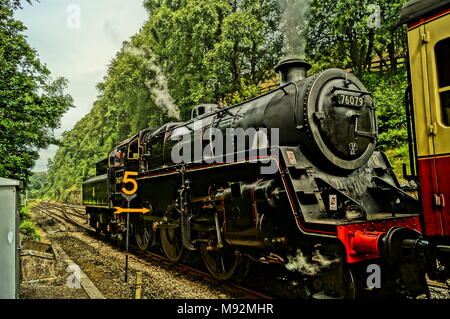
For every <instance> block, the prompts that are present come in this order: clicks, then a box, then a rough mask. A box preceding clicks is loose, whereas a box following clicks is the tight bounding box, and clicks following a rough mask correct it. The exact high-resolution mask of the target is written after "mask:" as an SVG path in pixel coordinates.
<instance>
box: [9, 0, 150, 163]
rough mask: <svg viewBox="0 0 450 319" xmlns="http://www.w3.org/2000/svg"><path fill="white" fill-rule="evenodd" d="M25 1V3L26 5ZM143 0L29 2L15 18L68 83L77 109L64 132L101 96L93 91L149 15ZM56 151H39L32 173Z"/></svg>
mask: <svg viewBox="0 0 450 319" xmlns="http://www.w3.org/2000/svg"><path fill="white" fill-rule="evenodd" d="M23 2H25V1H23ZM142 2H143V0H126V1H125V0H40V3H34V4H33V5H29V4H27V3H25V4H24V5H23V10H20V9H19V10H17V11H16V13H15V17H16V18H17V19H18V20H20V21H22V22H23V23H24V24H25V26H26V27H27V28H28V30H27V31H26V32H25V34H26V35H27V37H28V43H29V44H30V45H31V46H32V47H33V48H35V49H36V50H37V52H38V54H39V58H40V61H41V62H42V63H45V64H46V65H47V67H48V68H49V70H50V71H51V72H52V76H53V77H59V76H63V77H65V78H66V79H68V80H69V82H70V83H69V86H68V89H67V91H66V92H67V93H69V94H70V95H71V96H72V97H73V99H74V104H75V107H74V108H72V109H71V110H69V111H68V112H67V113H66V114H65V115H64V117H63V119H62V125H61V129H59V130H57V131H56V135H57V136H58V137H60V136H61V133H62V132H64V131H67V130H70V129H72V128H73V127H74V125H75V123H76V122H77V121H78V120H80V119H81V118H82V117H83V116H84V115H86V114H87V113H88V112H89V111H90V109H91V107H92V103H93V102H94V101H95V99H96V97H97V91H96V89H95V86H96V84H97V83H98V82H100V81H101V80H102V79H103V76H105V74H106V70H107V66H108V64H109V62H110V61H111V59H112V58H113V57H114V56H115V54H116V52H117V51H119V50H120V48H121V46H122V42H123V41H125V40H128V39H129V38H130V36H132V35H133V34H135V33H137V32H138V31H139V29H140V27H141V26H142V25H143V23H144V21H145V19H146V17H147V13H146V11H145V9H144V8H143V6H142ZM56 149H57V147H56V146H51V147H49V148H48V149H47V150H43V151H41V152H40V156H41V157H40V159H39V161H38V162H37V163H36V166H35V167H34V169H33V171H35V172H39V171H45V170H47V160H48V159H49V158H51V157H53V156H54V154H55V152H56Z"/></svg>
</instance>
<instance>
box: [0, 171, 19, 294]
mask: <svg viewBox="0 0 450 319" xmlns="http://www.w3.org/2000/svg"><path fill="white" fill-rule="evenodd" d="M19 188H20V182H19V181H16V180H12V179H7V178H1V177H0V299H16V298H17V297H18V287H19V286H18V283H19V254H18V253H19V251H18V245H19V244H18V241H19V232H18V219H19V194H20V191H19Z"/></svg>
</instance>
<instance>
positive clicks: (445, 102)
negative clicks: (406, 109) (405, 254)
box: [419, 15, 450, 236]
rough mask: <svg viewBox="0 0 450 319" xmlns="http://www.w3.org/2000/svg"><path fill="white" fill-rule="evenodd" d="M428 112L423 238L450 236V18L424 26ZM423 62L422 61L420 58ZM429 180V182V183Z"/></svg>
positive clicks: (421, 161) (423, 166) (421, 163)
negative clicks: (426, 180) (428, 236)
mask: <svg viewBox="0 0 450 319" xmlns="http://www.w3.org/2000/svg"><path fill="white" fill-rule="evenodd" d="M423 28H424V35H423V38H422V42H423V45H424V47H425V48H426V67H424V71H426V72H427V75H426V76H425V77H424V78H427V79H428V80H427V81H428V95H429V103H428V104H427V105H426V108H429V111H430V113H429V114H430V122H429V123H428V134H429V137H430V139H431V142H432V146H431V147H430V151H431V152H430V154H429V156H427V157H425V158H422V159H420V158H419V169H420V173H421V175H422V174H425V176H427V177H426V178H428V183H427V182H425V183H423V182H422V185H421V186H422V195H423V196H422V200H423V204H424V211H425V225H426V229H425V231H426V234H427V235H430V236H448V235H450V15H447V16H444V17H441V18H439V19H436V20H434V21H431V22H429V23H427V24H425V25H424V26H423ZM422 59H423V57H422ZM430 177H431V179H432V180H430Z"/></svg>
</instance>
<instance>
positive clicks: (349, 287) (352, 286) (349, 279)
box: [343, 268, 356, 299]
mask: <svg viewBox="0 0 450 319" xmlns="http://www.w3.org/2000/svg"><path fill="white" fill-rule="evenodd" d="M344 283H345V287H344V288H345V293H344V296H343V297H344V299H356V282H355V276H354V274H353V272H352V270H350V269H349V268H347V269H345V270H344Z"/></svg>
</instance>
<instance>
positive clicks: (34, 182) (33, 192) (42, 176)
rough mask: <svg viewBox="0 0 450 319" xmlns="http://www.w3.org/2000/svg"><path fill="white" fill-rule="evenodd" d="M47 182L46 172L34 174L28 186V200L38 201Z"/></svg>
mask: <svg viewBox="0 0 450 319" xmlns="http://www.w3.org/2000/svg"><path fill="white" fill-rule="evenodd" d="M46 180H47V173H46V172H39V173H33V175H31V177H30V180H29V181H28V185H27V191H28V199H38V198H39V197H40V195H41V189H42V187H43V186H44V184H45V181H46Z"/></svg>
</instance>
